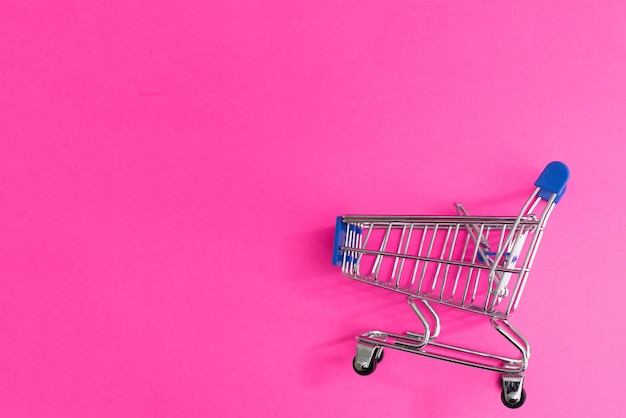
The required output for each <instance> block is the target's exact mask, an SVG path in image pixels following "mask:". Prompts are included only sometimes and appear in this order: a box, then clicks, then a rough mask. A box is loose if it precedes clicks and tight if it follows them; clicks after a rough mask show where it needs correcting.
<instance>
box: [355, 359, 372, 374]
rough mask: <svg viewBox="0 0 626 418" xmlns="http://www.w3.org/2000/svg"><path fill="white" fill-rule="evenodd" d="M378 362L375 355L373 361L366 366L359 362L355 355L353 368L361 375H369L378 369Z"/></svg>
mask: <svg viewBox="0 0 626 418" xmlns="http://www.w3.org/2000/svg"><path fill="white" fill-rule="evenodd" d="M376 363H377V360H376V357H373V358H372V361H370V364H369V366H367V367H364V366H362V365H361V363H359V362H357V360H356V356H355V357H354V360H352V368H353V369H354V371H355V372H356V373H357V374H359V375H361V376H369V375H370V374H372V373H374V370H376Z"/></svg>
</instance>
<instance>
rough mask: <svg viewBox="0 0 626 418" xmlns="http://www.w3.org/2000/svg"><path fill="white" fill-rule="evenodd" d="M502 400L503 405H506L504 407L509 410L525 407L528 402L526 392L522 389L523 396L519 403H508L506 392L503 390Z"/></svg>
mask: <svg viewBox="0 0 626 418" xmlns="http://www.w3.org/2000/svg"><path fill="white" fill-rule="evenodd" d="M500 398H501V399H502V403H503V404H504V406H506V407H507V408H511V409H516V408H519V407H520V406H522V405H524V402H526V391H525V390H524V389H522V395H521V396H520V399H519V401H518V402H508V401H507V400H506V396H504V390H502V395H501V396H500Z"/></svg>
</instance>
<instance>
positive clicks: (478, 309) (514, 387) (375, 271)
mask: <svg viewBox="0 0 626 418" xmlns="http://www.w3.org/2000/svg"><path fill="white" fill-rule="evenodd" d="M568 179H569V169H568V168H567V166H566V165H565V164H563V163H561V162H552V163H550V164H548V165H547V166H546V167H545V169H544V170H543V172H542V173H541V175H540V176H539V178H538V179H537V181H536V182H535V189H534V191H533V192H532V193H531V195H530V197H529V198H528V199H527V201H526V202H525V203H524V205H523V206H522V208H521V210H520V212H519V214H518V215H517V216H516V217H506V216H470V215H469V213H468V211H467V210H466V209H465V208H464V207H463V205H461V204H459V203H457V204H455V209H456V212H457V216H381V215H346V216H339V217H337V221H336V230H335V242H334V250H333V264H335V265H338V266H341V268H342V273H343V275H345V276H346V277H349V278H351V279H354V280H357V281H361V282H364V283H368V284H370V285H374V286H377V287H380V288H383V289H387V290H391V291H394V292H397V293H401V294H404V295H406V296H407V302H408V304H409V306H410V307H411V309H412V310H413V312H414V313H415V314H416V315H417V317H418V319H419V322H420V323H421V325H422V327H423V332H419V333H418V332H407V333H405V334H395V333H390V332H384V331H378V330H374V331H369V332H366V333H363V334H361V335H359V336H357V349H356V356H355V357H354V359H353V368H354V370H355V371H356V372H357V373H358V374H360V375H369V374H371V373H373V372H374V370H375V369H376V365H377V364H378V363H379V362H380V361H381V360H382V357H383V352H384V351H383V350H384V349H385V348H389V349H394V350H399V351H404V352H408V353H412V354H418V355H422V356H427V357H431V358H436V359H439V360H445V361H449V362H453V363H457V364H462V365H466V366H472V367H477V368H480V369H484V370H489V371H492V372H496V373H500V374H501V375H502V394H501V399H502V401H503V403H504V404H505V405H506V406H507V407H510V408H518V407H520V406H522V404H523V403H524V401H525V399H526V392H525V390H524V387H523V386H524V371H525V370H526V368H527V367H528V360H529V358H530V344H529V342H528V340H527V339H526V338H525V337H524V336H523V335H522V334H521V333H520V332H519V331H518V330H517V329H516V328H515V327H514V326H513V325H512V324H511V323H510V322H509V317H510V316H511V315H512V314H513V312H514V311H515V310H516V309H517V307H518V305H519V302H520V299H521V296H522V293H523V290H524V287H525V285H526V282H527V279H528V276H529V274H530V270H531V268H532V265H533V261H534V258H535V255H536V253H537V249H538V248H539V244H540V242H541V238H542V236H543V233H544V229H545V226H546V224H547V222H548V219H549V217H550V215H551V213H552V211H553V209H554V207H555V205H556V204H557V203H558V202H559V201H560V199H561V197H562V196H563V194H564V193H565V190H566V183H567V181H568ZM537 210H540V212H539V214H538V215H535V214H534V212H535V211H537ZM412 240H413V241H412ZM417 242H419V247H417V245H418V244H417ZM520 261H521V265H520ZM368 262H369V265H368ZM410 265H413V266H414V267H413V268H412V269H411V268H410ZM481 275H482V277H481ZM485 276H486V277H485ZM481 278H482V281H481ZM432 304H436V305H445V306H450V307H453V308H456V309H461V310H463V311H466V312H470V313H472V314H478V315H484V316H487V317H489V318H490V323H491V326H492V327H493V328H494V329H495V330H496V331H497V332H498V333H499V334H501V335H502V336H503V337H504V338H505V339H506V340H507V341H508V342H509V343H510V344H512V345H513V346H514V347H515V348H516V351H517V352H518V355H517V356H516V357H510V356H504V355H501V354H497V353H493V352H487V351H482V350H475V349H472V348H468V347H464V346H459V345H451V344H444V343H441V342H439V341H438V340H437V338H438V337H439V335H440V332H441V319H440V317H439V314H438V313H437V312H436V310H435V309H434V307H433V306H432ZM431 323H432V324H431Z"/></svg>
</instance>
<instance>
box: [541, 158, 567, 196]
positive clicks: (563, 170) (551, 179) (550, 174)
mask: <svg viewBox="0 0 626 418" xmlns="http://www.w3.org/2000/svg"><path fill="white" fill-rule="evenodd" d="M567 180H569V168H567V166H566V165H565V164H563V163H562V162H560V161H553V162H551V163H550V164H548V165H547V166H546V168H544V169H543V171H542V172H541V175H540V176H539V178H538V179H537V181H536V182H535V186H537V187H539V188H541V190H540V191H539V197H540V198H542V199H544V200H549V199H550V198H551V197H552V195H553V194H554V193H556V198H555V199H554V203H559V200H561V197H563V194H564V193H565V190H566V189H567V187H566V185H567Z"/></svg>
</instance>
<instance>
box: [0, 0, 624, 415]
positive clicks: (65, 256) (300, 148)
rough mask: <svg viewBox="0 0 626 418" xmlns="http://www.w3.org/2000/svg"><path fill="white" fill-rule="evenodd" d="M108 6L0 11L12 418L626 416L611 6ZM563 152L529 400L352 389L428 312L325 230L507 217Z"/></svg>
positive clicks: (455, 325)
mask: <svg viewBox="0 0 626 418" xmlns="http://www.w3.org/2000/svg"><path fill="white" fill-rule="evenodd" d="M100 3H101V4H100V5H94V4H91V2H80V1H58V2H44V1H40V2H23V1H12V0H9V1H3V2H1V3H0V16H2V18H1V19H2V24H1V25H0V57H1V58H0V75H1V76H0V185H1V189H0V190H1V192H0V193H1V196H2V203H1V204H0V219H1V220H2V221H1V222H0V232H1V233H0V236H1V240H0V274H1V276H0V277H1V279H0V283H1V287H0V335H1V338H0V416H2V417H7V418H9V417H209V416H212V417H245V416H272V417H306V416H311V417H322V416H338V417H339V416H359V417H387V416H389V417H390V416H393V417H415V416H433V417H434V416H437V417H439V416H441V417H444V416H450V417H452V416H459V415H460V414H464V416H467V417H473V416H475V417H485V416H496V414H498V415H502V416H512V415H516V416H544V417H549V416H568V417H578V416H581V417H582V416H589V415H590V414H593V416H597V417H600V416H621V415H623V411H624V406H625V401H624V399H625V398H624V395H623V388H622V386H623V385H622V383H621V382H622V380H623V370H624V360H625V357H626V356H625V355H624V349H623V346H624V342H625V338H624V332H623V330H622V327H621V324H622V321H621V320H622V318H623V306H622V305H623V295H624V293H625V292H626V281H625V280H624V279H623V278H622V277H621V275H622V273H623V271H624V268H625V267H626V266H625V261H624V256H623V249H624V244H623V237H624V233H625V232H626V225H625V223H624V220H623V219H624V217H623V215H622V212H621V208H622V207H623V206H624V204H625V202H626V193H625V191H624V185H623V180H624V177H625V175H626V168H624V167H625V165H624V164H623V159H624V153H625V152H626V146H625V145H624V144H625V142H624V138H625V137H626V124H625V120H626V106H625V97H626V75H625V74H626V6H625V5H624V3H623V2H621V1H613V2H578V1H567V2H566V1H563V2H545V1H513V2H499V1H498V2H490V1H488V2H472V1H462V2H450V1H433V2H420V1H413V2H392V1H389V2H371V1H358V2H357V1H337V2H326V1H323V2H319V1H299V2H286V1H285V2H261V1H257V2H254V1H234V2H222V3H218V2H201V1H173V0H172V1H168V0H160V1H153V2H147V3H145V4H144V3H143V2H137V1H130V2H129V1H107V2H100ZM555 159H557V160H562V161H564V162H566V163H567V164H568V165H569V167H570V169H571V172H572V178H571V181H570V184H569V187H568V192H567V194H566V196H565V197H564V198H563V200H562V203H561V204H560V205H559V207H557V209H556V211H555V213H554V215H553V217H552V219H551V222H550V224H549V225H548V230H547V232H546V235H545V239H544V242H543V245H542V247H541V248H540V251H539V254H538V256H537V260H536V263H535V266H534V271H533V274H532V275H531V276H530V280H529V283H528V286H527V288H526V292H525V294H524V298H523V300H522V303H521V305H520V308H519V310H518V312H516V314H515V315H514V317H513V321H512V322H513V323H514V324H515V325H517V326H518V327H519V328H520V329H521V330H522V331H523V332H524V333H525V335H526V336H527V337H528V339H529V340H530V342H531V344H532V349H533V352H532V357H531V359H530V365H529V369H528V372H527V375H526V376H527V382H526V389H527V392H528V400H527V403H526V405H524V407H523V408H522V409H520V410H517V411H514V410H508V409H506V408H504V407H503V406H502V404H501V402H500V399H499V389H498V379H499V378H498V376H497V375H495V374H492V373H489V372H485V371H481V370H476V369H471V368H465V367H462V366H457V365H453V364H447V363H442V362H439V361H435V360H431V359H427V358H422V357H418V356H411V355H408V354H404V353H400V352H392V351H389V352H388V353H387V355H386V357H385V363H384V364H381V366H380V368H379V369H378V370H377V371H376V373H375V374H374V375H372V376H369V377H361V376H357V375H356V374H355V373H354V372H353V371H352V367H351V360H352V357H353V356H354V347H355V340H354V337H353V336H354V335H355V334H356V333H358V332H362V331H365V330H367V329H371V328H387V329H389V330H394V331H404V330H406V329H407V328H411V327H415V325H416V320H415V319H414V317H413V314H412V313H411V312H410V310H409V308H408V307H407V306H406V303H405V301H404V298H402V297H401V296H400V295H395V294H393V293H391V292H385V291H382V290H379V289H375V288H373V287H371V286H367V285H364V284H361V283H357V282H354V281H351V280H349V279H346V278H344V277H343V276H342V275H341V274H340V271H339V270H338V269H336V268H333V266H332V265H331V264H330V255H331V247H332V234H333V226H334V217H335V215H338V214H343V213H353V212H359V213H407V214H429V213H431V214H449V213H452V206H451V203H452V202H453V201H461V202H463V203H464V204H466V206H467V207H468V208H469V210H470V211H472V212H473V213H475V214H498V215H506V214H512V213H515V211H516V210H517V209H518V208H519V205H520V204H521V203H522V201H523V199H524V198H525V197H526V195H527V193H528V192H529V190H530V187H531V185H532V182H533V181H534V180H535V178H536V176H537V175H538V173H539V171H540V170H541V169H542V168H543V166H544V165H545V164H546V163H547V162H549V161H552V160H555ZM446 318H448V319H449V320H450V321H449V323H450V326H449V327H448V328H445V326H446V325H445V323H444V333H445V332H446V330H448V331H449V332H450V333H452V334H454V333H457V335H459V336H460V337H461V338H462V339H463V340H462V341H473V342H480V341H482V337H478V336H479V335H481V332H482V327H483V325H484V321H481V318H478V319H476V318H473V317H472V318H468V317H466V316H463V315H460V316H459V315H458V312H448V313H446ZM491 332H493V331H491ZM477 340H478V341H477Z"/></svg>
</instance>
